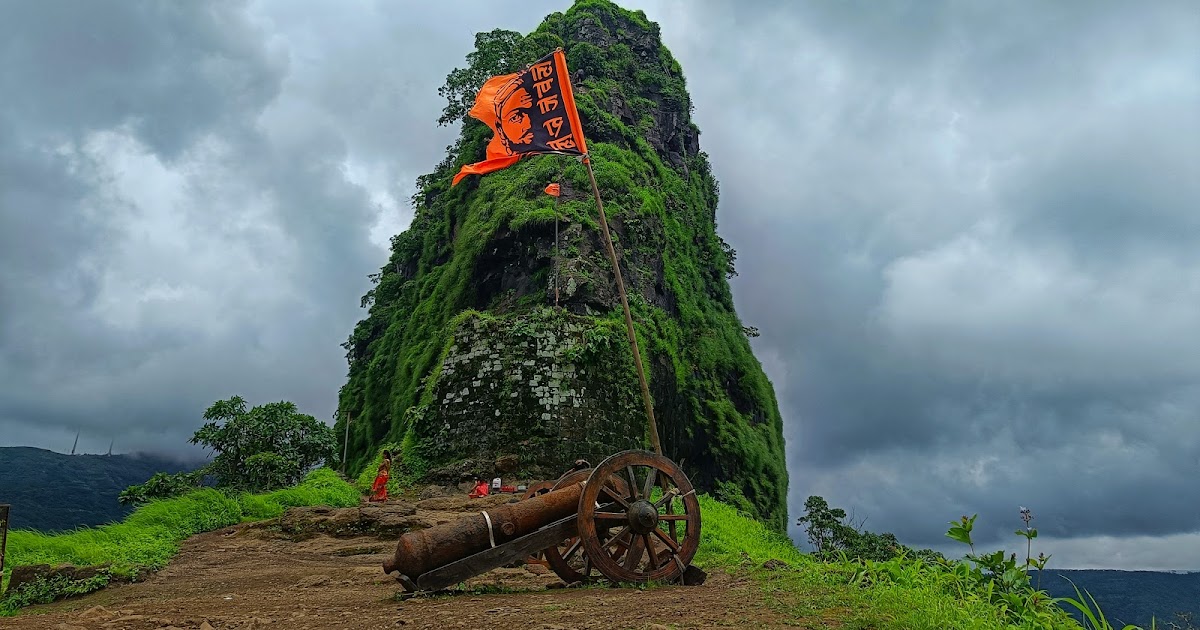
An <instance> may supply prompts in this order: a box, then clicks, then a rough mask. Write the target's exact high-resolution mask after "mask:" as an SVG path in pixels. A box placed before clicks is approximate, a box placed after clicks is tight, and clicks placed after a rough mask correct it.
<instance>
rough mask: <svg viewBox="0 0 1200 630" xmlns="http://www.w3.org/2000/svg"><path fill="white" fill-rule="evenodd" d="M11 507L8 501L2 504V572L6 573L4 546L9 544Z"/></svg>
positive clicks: (0, 507) (0, 538) (0, 508)
mask: <svg viewBox="0 0 1200 630" xmlns="http://www.w3.org/2000/svg"><path fill="white" fill-rule="evenodd" d="M10 507H11V506H9V505H8V504H7V503H6V504H4V505H0V574H3V573H4V547H5V546H6V545H7V544H8V511H9V509H10Z"/></svg>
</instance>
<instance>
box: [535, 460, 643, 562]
mask: <svg viewBox="0 0 1200 630" xmlns="http://www.w3.org/2000/svg"><path fill="white" fill-rule="evenodd" d="M592 471H593V469H592V468H584V469H582V470H575V471H572V472H569V473H567V474H565V475H563V476H562V477H559V479H558V481H557V482H556V483H555V484H554V486H553V487H552V488H551V489H552V490H557V489H559V488H562V487H565V486H568V485H570V484H573V483H579V482H581V481H587V480H588V479H589V478H591V476H592ZM609 485H610V486H612V487H613V488H616V489H617V490H616V492H615V494H620V493H623V492H627V491H628V490H629V488H628V487H627V486H626V484H625V482H624V481H623V480H622V479H621V478H619V477H614V478H612V479H610V480H609ZM612 494H614V493H609V492H604V493H603V494H602V495H601V494H599V493H598V496H600V497H601V498H600V501H601V502H602V504H603V503H611V502H613V501H616V500H617V499H616V498H614V497H613V496H612ZM599 535H600V536H601V537H607V536H609V535H611V532H609V531H608V529H607V528H604V529H601V530H599ZM542 556H544V557H545V558H546V564H548V565H550V568H551V569H552V570H553V571H554V573H555V574H556V575H558V577H559V578H561V579H562V581H563V582H566V583H567V584H574V583H576V582H590V581H591V580H592V574H593V572H594V570H595V567H594V566H593V565H592V562H591V561H590V560H589V559H588V557H587V552H586V551H585V550H584V546H583V541H581V540H580V538H579V536H578V535H575V536H572V537H570V538H567V539H566V540H564V541H562V542H560V543H558V544H557V545H555V546H553V547H548V548H546V549H544V550H542Z"/></svg>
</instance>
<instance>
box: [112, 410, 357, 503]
mask: <svg viewBox="0 0 1200 630" xmlns="http://www.w3.org/2000/svg"><path fill="white" fill-rule="evenodd" d="M204 419H205V420H207V421H208V422H206V423H205V424H204V426H202V427H200V429H199V430H197V431H196V433H195V434H193V435H192V437H191V439H190V440H188V442H190V443H192V444H201V445H203V446H207V447H208V448H210V449H212V451H213V453H214V454H215V456H214V457H213V460H212V461H211V462H209V463H208V464H207V465H205V466H203V467H201V468H199V469H198V470H194V471H192V472H188V473H179V474H175V475H168V474H165V473H159V474H157V475H154V476H153V477H151V478H150V479H149V480H148V481H146V483H143V484H138V485H133V486H129V487H128V488H126V489H125V491H124V492H122V493H121V495H120V496H119V497H118V500H119V501H120V502H121V503H135V504H136V503H145V502H147V501H151V500H154V499H165V498H169V497H173V496H178V495H181V494H184V493H186V492H188V491H190V490H195V489H196V488H197V487H199V486H200V485H201V484H202V483H204V480H205V479H206V478H211V479H213V480H215V482H216V486H217V487H218V488H223V489H229V490H233V491H246V492H261V491H264V490H274V489H276V488H283V487H287V486H291V485H295V484H296V483H299V482H300V481H301V479H303V477H304V474H305V473H306V472H308V470H309V469H310V468H312V467H313V466H316V465H318V464H320V463H322V462H324V461H328V460H330V459H332V458H333V457H334V456H335V454H336V452H337V438H336V437H335V435H334V432H333V428H332V427H330V426H329V425H326V424H324V423H322V422H318V421H317V419H316V418H314V417H312V416H310V415H308V414H303V413H300V412H299V411H298V410H297V409H296V405H295V404H293V403H290V402H287V401H281V402H277V403H268V404H265V405H260V406H258V407H254V408H252V409H250V410H248V411H247V410H246V401H245V400H244V399H243V398H242V397H241V396H234V397H232V398H229V399H228V400H218V401H217V402H215V403H213V404H212V405H211V406H210V407H209V408H208V409H207V410H206V411H205V412H204Z"/></svg>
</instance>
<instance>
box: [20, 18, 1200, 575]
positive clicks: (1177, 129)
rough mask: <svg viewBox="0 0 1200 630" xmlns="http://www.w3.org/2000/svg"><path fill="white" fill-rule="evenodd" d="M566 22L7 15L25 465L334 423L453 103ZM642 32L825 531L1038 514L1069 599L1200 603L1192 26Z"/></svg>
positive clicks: (852, 24)
mask: <svg viewBox="0 0 1200 630" xmlns="http://www.w3.org/2000/svg"><path fill="white" fill-rule="evenodd" d="M568 4H569V3H567V2H549V1H547V2H541V3H536V4H529V3H525V4H522V5H520V7H518V8H514V7H516V5H492V4H478V3H471V4H470V5H469V7H470V8H469V11H468V10H464V7H465V6H467V5H465V4H462V3H433V4H424V5H421V6H420V7H419V8H413V7H409V6H405V7H404V8H403V10H401V9H400V8H399V7H398V5H396V4H394V3H384V2H375V3H372V2H368V3H359V4H356V5H354V6H353V7H347V6H345V5H343V4H339V3H333V2H291V1H282V0H278V1H268V2H250V3H245V2H224V3H206V4H161V3H84V4H74V5H70V6H69V7H68V6H67V5H63V4H61V3H57V4H56V3H23V4H19V3H6V4H4V5H3V7H2V8H0V41H3V42H4V44H3V45H0V64H2V67H4V68H5V72H4V73H0V94H4V99H3V100H0V443H3V444H37V445H43V446H52V447H54V448H58V449H60V450H64V449H66V448H69V442H70V440H72V439H73V437H74V434H75V431H76V430H77V429H83V431H84V435H83V436H82V437H81V439H80V441H81V445H84V444H90V445H91V446H88V447H87V448H88V449H90V450H91V452H96V451H103V450H104V449H105V448H106V447H107V444H108V439H109V438H110V437H114V436H115V437H116V438H117V442H118V444H117V450H135V449H141V448H149V447H153V448H157V449H172V448H178V449H181V450H182V449H183V448H184V441H185V440H186V437H187V436H188V435H189V434H190V432H191V431H192V430H194V428H195V427H196V426H197V425H198V424H199V421H200V414H201V413H202V412H203V409H204V408H205V407H206V406H207V405H208V404H210V403H211V402H212V401H214V400H216V399H218V398H223V397H226V396H229V395H232V394H242V395H243V396H246V397H247V398H248V399H250V400H251V401H252V402H266V401H269V400H279V399H288V400H293V401H295V402H297V403H298V404H299V405H300V407H301V408H302V409H303V410H305V411H307V412H309V413H312V414H313V415H315V416H317V417H318V418H322V419H328V418H329V417H330V416H331V414H332V413H333V412H334V407H335V405H336V391H337V388H338V386H340V385H341V384H342V382H343V381H344V372H345V363H344V359H343V357H342V354H343V353H342V349H341V348H340V347H339V346H338V344H339V343H341V342H342V341H343V340H344V339H345V338H346V336H347V335H348V333H349V332H350V330H351V328H352V326H353V324H354V322H355V321H356V320H357V319H358V318H359V317H361V315H362V311H361V310H360V309H359V308H358V300H359V297H360V296H361V295H362V293H363V292H365V290H366V289H367V288H368V287H369V283H368V281H367V279H366V276H367V274H369V273H371V272H374V271H376V270H377V269H378V268H379V267H380V266H381V265H382V264H383V262H384V260H385V259H386V251H385V249H384V248H383V246H385V245H386V243H387V239H388V238H389V237H390V236H392V235H393V234H395V233H396V232H398V231H399V230H401V229H403V228H404V227H405V226H406V225H407V222H408V219H409V217H410V216H411V213H410V209H409V208H408V205H407V199H408V197H409V195H410V194H411V193H412V187H413V182H414V180H415V179H416V177H417V176H418V175H420V174H422V173H425V172H428V171H429V170H431V169H432V168H433V167H434V165H436V164H437V163H438V162H439V161H440V160H441V159H442V157H443V151H444V147H445V146H446V145H447V144H449V143H450V142H452V140H453V138H454V135H455V133H456V130H455V129H451V128H439V127H437V126H436V125H435V121H436V119H437V117H438V114H439V113H440V110H441V108H442V106H443V99H442V98H441V97H440V96H438V95H437V88H438V86H440V85H441V84H442V81H443V79H444V77H445V75H446V74H447V73H448V72H449V71H450V70H451V69H452V68H453V67H455V66H458V65H461V64H462V63H463V57H464V56H465V55H466V54H467V53H468V52H469V51H470V49H471V47H472V45H473V38H474V34H475V33H476V32H478V31H486V30H490V29H492V28H497V27H499V28H511V29H514V30H518V31H522V32H524V31H528V30H530V29H532V28H534V27H535V26H536V25H537V23H538V22H539V21H540V20H541V19H542V17H544V16H545V15H546V14H548V13H550V12H552V11H555V10H562V9H565V8H566V7H567V6H568ZM623 4H625V6H628V7H629V8H635V9H636V8H642V9H645V11H646V12H647V14H648V16H649V17H650V19H652V20H655V21H658V22H659V23H660V24H661V26H662V32H663V37H664V39H665V40H666V44H667V45H668V47H670V48H671V50H672V52H673V53H674V54H675V56H676V57H677V58H678V59H679V60H680V62H681V64H682V65H683V69H684V72H685V74H686V76H687V79H688V87H689V89H690V91H691V94H692V96H693V99H694V101H695V103H696V113H695V117H696V121H697V123H698V125H699V126H700V129H701V131H702V134H703V135H702V137H701V145H702V148H703V149H704V150H705V151H707V152H708V153H709V154H710V156H711V159H712V162H713V164H714V169H715V171H716V174H717V176H718V178H719V179H720V181H721V192H722V198H721V206H720V208H719V210H718V220H719V222H720V226H719V230H720V232H721V234H722V235H723V236H724V237H725V238H726V240H728V241H729V242H730V243H731V244H732V245H733V246H734V247H735V248H736V249H737V250H738V259H737V266H738V271H739V273H740V275H739V276H738V277H737V278H735V280H734V283H733V289H734V295H735V298H736V300H737V304H738V308H739V313H740V315H741V316H742V318H743V320H744V322H745V323H746V324H747V325H754V326H757V327H758V328H759V329H760V330H761V332H762V337H760V338H758V339H756V340H754V343H755V348H756V352H757V354H758V356H759V357H760V359H762V361H763V363H764V365H765V367H766V368H767V370H768V373H769V374H770V376H771V377H772V379H773V381H774V383H775V386H776V390H777V392H778V394H779V400H780V405H781V410H782V412H783V414H784V418H785V423H786V426H785V432H786V437H787V440H788V444H787V448H788V459H789V471H790V473H791V475H792V480H791V484H790V503H791V509H792V512H793V515H792V518H793V521H794V519H795V517H796V516H799V514H800V512H801V506H802V504H803V501H804V498H805V497H806V496H808V495H809V494H821V495H823V496H825V497H826V498H828V499H829V500H830V501H831V502H832V503H833V504H835V505H840V506H843V507H846V508H848V509H851V510H853V511H854V512H855V514H856V515H858V516H860V517H861V516H865V517H867V518H868V521H867V527H868V529H872V530H873V531H893V532H894V533H896V534H897V535H898V536H899V537H900V538H901V540H904V541H905V542H909V543H911V544H917V545H923V546H924V545H931V546H938V545H942V544H943V541H944V540H945V539H944V537H942V532H944V527H945V525H944V524H945V522H946V521H949V520H951V519H954V518H957V517H958V516H959V515H961V514H964V513H965V514H971V513H975V512H979V513H980V514H981V516H980V521H979V525H978V527H979V528H980V530H981V536H979V538H981V539H986V538H991V539H993V540H996V541H999V540H1007V541H1008V544H1009V545H1010V546H1011V544H1012V543H1011V540H1010V539H1011V538H1012V535H1011V532H1012V530H1013V529H1015V527H1016V526H1018V525H1019V521H1018V520H1017V514H1016V510H1017V507H1018V506H1019V505H1028V506H1030V507H1032V508H1033V510H1034V514H1035V516H1036V517H1037V519H1038V520H1037V521H1035V524H1036V525H1038V526H1039V527H1041V528H1042V537H1040V538H1039V541H1043V543H1042V544H1044V545H1048V544H1050V543H1051V542H1053V543H1054V544H1055V545H1056V546H1055V548H1053V549H1050V548H1047V552H1048V553H1055V559H1056V561H1058V562H1060V563H1062V564H1060V566H1067V565H1071V564H1076V565H1078V566H1128V567H1140V568H1147V567H1149V568H1153V567H1172V568H1200V513H1197V511H1196V510H1194V509H1187V508H1186V507H1184V506H1188V505H1196V504H1198V503H1200V491H1197V490H1196V489H1195V488H1196V487H1200V485H1197V484H1195V483H1193V480H1194V479H1195V478H1196V476H1197V474H1198V473H1200V432H1198V431H1197V430H1196V428H1195V427H1196V421H1197V416H1196V413H1197V412H1196V409H1198V408H1200V333H1197V331H1196V322H1197V321H1200V248H1197V247H1196V246H1195V245H1196V243H1197V242H1200V213H1197V212H1196V208H1197V207H1198V206H1200V203H1198V201H1200V178H1197V177H1196V175H1195V174H1196V173H1197V172H1200V151H1198V149H1197V146H1198V145H1197V143H1196V142H1195V138H1197V137H1200V113H1198V112H1200V88H1198V87H1197V81H1196V77H1197V76H1200V67H1198V66H1200V42H1198V39H1197V37H1196V36H1195V33H1197V32H1200V12H1198V11H1196V10H1195V8H1194V6H1192V5H1191V4H1189V3H1186V2H1177V3H1167V2H1164V3H1154V4H1151V5H1131V4H1127V3H1056V4H1053V5H1045V4H1035V3H1018V4H1006V5H1003V6H999V5H995V6H992V5H982V4H980V5H968V4H963V3H937V2H890V3H882V4H881V3H792V2H753V3H751V2H697V3H693V2H688V3H682V2H666V1H662V2H659V1H656V0H644V1H643V0H638V1H632V0H631V1H630V2H627V3H623ZM89 440H90V442H89ZM64 442H65V443H64ZM793 533H794V534H795V535H796V536H797V538H802V533H801V532H800V531H799V530H797V529H795V528H793ZM1135 535H1136V537H1134V536H1135ZM1146 536H1153V537H1154V538H1146ZM951 550H952V551H955V552H957V551H958V550H953V549H951Z"/></svg>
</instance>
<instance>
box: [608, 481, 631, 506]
mask: <svg viewBox="0 0 1200 630" xmlns="http://www.w3.org/2000/svg"><path fill="white" fill-rule="evenodd" d="M604 489H605V490H611V492H608V493H607V494H608V495H609V496H611V497H612V498H613V500H614V501H616V502H617V503H620V504H621V507H623V508H625V509H629V501H627V500H626V499H625V497H624V496H622V493H621V491H620V490H618V489H617V487H616V486H615V485H613V482H612V479H605V480H604Z"/></svg>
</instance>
